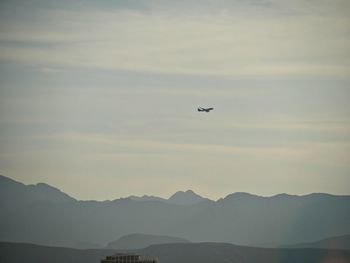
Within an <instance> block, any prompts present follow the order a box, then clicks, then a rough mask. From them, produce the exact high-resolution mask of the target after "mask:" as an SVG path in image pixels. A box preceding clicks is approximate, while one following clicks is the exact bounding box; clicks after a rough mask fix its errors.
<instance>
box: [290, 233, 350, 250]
mask: <svg viewBox="0 0 350 263" xmlns="http://www.w3.org/2000/svg"><path fill="white" fill-rule="evenodd" d="M288 247H289V248H326V249H350V235H344V236H339V237H330V238H326V239H322V240H319V241H316V242H309V243H301V244H295V245H291V246H288Z"/></svg>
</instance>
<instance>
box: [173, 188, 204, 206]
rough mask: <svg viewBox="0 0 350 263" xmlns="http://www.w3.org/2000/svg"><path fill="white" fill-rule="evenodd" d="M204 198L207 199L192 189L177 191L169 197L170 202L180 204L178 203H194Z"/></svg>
mask: <svg viewBox="0 0 350 263" xmlns="http://www.w3.org/2000/svg"><path fill="white" fill-rule="evenodd" d="M203 200H206V199H205V198H203V197H201V196H200V195H198V194H196V193H195V192H193V191H192V190H187V191H178V192H176V193H175V194H173V195H172V196H171V197H170V198H169V199H168V202H169V203H172V204H178V205H193V204H197V203H199V202H201V201H203Z"/></svg>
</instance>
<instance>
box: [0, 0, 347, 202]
mask: <svg viewBox="0 0 350 263" xmlns="http://www.w3.org/2000/svg"><path fill="white" fill-rule="evenodd" d="M349 14H350V2H349V1H348V0H333V1H329V0H294V1H287V0H282V1H281V0H245V1H243V0H230V1H229V0H215V1H214V0H201V1H200V0H186V1H185V0H178V1H172V0H127V1H121V0H110V1H98V0H84V1H83V0H81V1H68V0H62V1H54V0H45V1H44V0H31V1H28V0H11V1H10V0H0V174H2V175H4V176H8V177H10V178H13V179H15V180H18V181H20V182H23V183H26V184H35V183H38V182H45V183H48V184H50V185H53V186H55V187H57V188H59V189H61V190H62V191H64V192H66V193H68V194H70V195H72V196H73V197H76V198H78V199H83V200H85V199H96V200H105V199H115V198H119V197H126V196H129V195H143V194H151V195H157V196H162V197H169V196H170V195H171V194H173V193H174V192H176V191H178V190H187V189H192V190H193V191H195V192H197V193H199V194H201V195H203V196H206V197H209V198H212V199H218V198H220V197H224V196H226V195H227V194H230V193H233V192H250V193H253V194H257V195H264V196H269V195H274V194H278V193H289V194H308V193H312V192H327V193H332V194H350V187H349V186H350V103H349V101H350V16H349ZM199 106H202V107H207V106H208V107H209V106H210V107H214V108H215V109H214V111H212V112H210V113H199V112H197V107H199Z"/></svg>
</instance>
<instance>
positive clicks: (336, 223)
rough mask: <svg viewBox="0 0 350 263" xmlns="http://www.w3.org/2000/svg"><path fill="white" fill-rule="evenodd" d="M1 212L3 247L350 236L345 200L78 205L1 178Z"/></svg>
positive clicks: (241, 197)
mask: <svg viewBox="0 0 350 263" xmlns="http://www.w3.org/2000/svg"><path fill="white" fill-rule="evenodd" d="M189 194H190V196H192V197H194V194H193V193H191V192H190V193H189ZM186 196H187V195H186ZM197 199H198V198H197ZM176 200H177V201H179V200H180V199H178V198H176ZM186 200H188V199H186ZM0 211H1V213H0V241H10V242H23V243H35V244H44V245H52V246H64V247H79V248H84V244H97V245H101V246H105V244H107V243H108V242H110V241H111V240H116V239H118V238H120V237H122V236H125V235H128V234H132V233H151V234H154V235H166V236H176V237H182V238H185V239H188V240H191V241H215V242H224V243H233V244H240V245H255V246H258V245H262V244H276V245H277V246H278V245H279V246H281V245H284V244H293V243H294V244H296V243H303V242H305V241H307V240H320V239H322V238H324V237H327V236H329V237H331V236H339V235H344V234H348V233H350V224H349V222H350V196H334V195H329V194H310V195H305V196H292V195H286V194H282V195H277V196H272V197H261V196H255V195H251V194H247V193H234V194H231V195H228V196H227V197H225V198H223V199H220V200H218V201H216V202H214V201H201V202H198V203H194V204H187V205H183V204H181V205H180V204H177V203H175V204H170V203H167V202H162V201H159V200H149V201H146V200H144V201H137V200H132V199H130V198H125V199H117V200H114V201H103V202H97V201H78V200H76V199H74V198H72V197H70V196H68V195H67V194H65V193H63V192H61V191H60V190H58V189H56V188H53V187H51V186H48V185H44V184H38V185H24V184H21V183H19V182H15V181H13V180H11V179H9V178H6V177H1V176H0ZM77 244H78V245H77ZM86 248H91V246H90V245H86Z"/></svg>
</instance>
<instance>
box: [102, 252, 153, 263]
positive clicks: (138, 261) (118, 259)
mask: <svg viewBox="0 0 350 263" xmlns="http://www.w3.org/2000/svg"><path fill="white" fill-rule="evenodd" d="M101 263H159V261H158V259H157V258H152V257H147V256H141V255H136V254H122V253H118V254H115V255H113V256H107V257H106V258H105V259H102V260H101Z"/></svg>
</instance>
